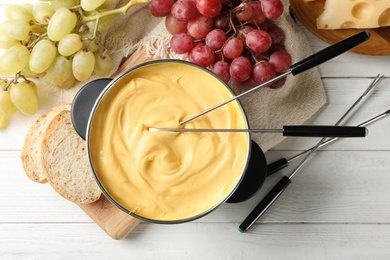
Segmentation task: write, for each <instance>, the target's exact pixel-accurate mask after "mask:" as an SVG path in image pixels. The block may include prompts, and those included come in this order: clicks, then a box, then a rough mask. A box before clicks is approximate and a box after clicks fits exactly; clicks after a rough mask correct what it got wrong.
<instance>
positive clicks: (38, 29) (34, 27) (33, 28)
mask: <svg viewBox="0 0 390 260" xmlns="http://www.w3.org/2000/svg"><path fill="white" fill-rule="evenodd" d="M31 31H32V32H33V33H38V34H43V33H46V28H45V27H44V26H41V25H38V24H33V25H31Z"/></svg>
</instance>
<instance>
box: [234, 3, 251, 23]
mask: <svg viewBox="0 0 390 260" xmlns="http://www.w3.org/2000/svg"><path fill="white" fill-rule="evenodd" d="M236 9H237V10H238V11H237V13H236V17H237V19H238V20H240V21H248V20H249V19H250V18H251V17H252V6H251V5H250V4H247V3H242V4H240V5H239V6H237V7H236Z"/></svg>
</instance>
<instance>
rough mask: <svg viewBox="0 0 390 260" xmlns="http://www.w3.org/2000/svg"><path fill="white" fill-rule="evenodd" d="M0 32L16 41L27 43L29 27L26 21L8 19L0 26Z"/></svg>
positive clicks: (29, 32)
mask: <svg viewBox="0 0 390 260" xmlns="http://www.w3.org/2000/svg"><path fill="white" fill-rule="evenodd" d="M0 32H1V33H2V34H5V35H8V36H9V37H11V38H13V39H16V40H20V41H27V40H28V39H29V38H30V34H31V26H30V24H29V23H28V22H26V21H23V20H18V19H10V20H6V21H4V22H3V23H2V24H1V25H0Z"/></svg>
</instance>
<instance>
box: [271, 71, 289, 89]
mask: <svg viewBox="0 0 390 260" xmlns="http://www.w3.org/2000/svg"><path fill="white" fill-rule="evenodd" d="M276 76H278V74H276ZM286 80H287V77H283V78H280V79H278V80H277V81H274V82H273V83H272V84H270V85H268V87H269V88H273V89H276V88H281V87H283V86H284V84H285V83H286Z"/></svg>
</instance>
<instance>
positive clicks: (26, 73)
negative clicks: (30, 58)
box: [21, 64, 38, 78]
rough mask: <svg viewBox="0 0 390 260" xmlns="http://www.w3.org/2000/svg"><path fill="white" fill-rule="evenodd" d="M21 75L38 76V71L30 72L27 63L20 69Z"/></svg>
mask: <svg viewBox="0 0 390 260" xmlns="http://www.w3.org/2000/svg"><path fill="white" fill-rule="evenodd" d="M21 73H22V75H23V76H25V77H27V78H34V77H36V76H38V73H35V72H32V71H31V69H30V65H29V64H27V65H26V67H24V68H23V69H22V71H21Z"/></svg>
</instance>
